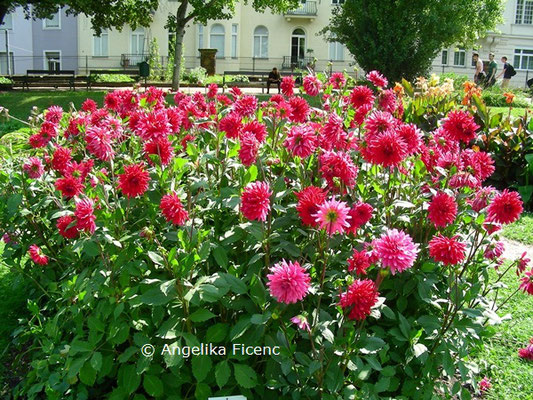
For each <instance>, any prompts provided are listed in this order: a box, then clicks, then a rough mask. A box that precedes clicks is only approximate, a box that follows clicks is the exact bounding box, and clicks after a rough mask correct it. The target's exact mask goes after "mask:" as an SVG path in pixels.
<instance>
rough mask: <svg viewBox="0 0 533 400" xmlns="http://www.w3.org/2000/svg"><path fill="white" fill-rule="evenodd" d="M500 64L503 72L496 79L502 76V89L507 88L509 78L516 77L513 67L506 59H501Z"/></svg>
mask: <svg viewBox="0 0 533 400" xmlns="http://www.w3.org/2000/svg"><path fill="white" fill-rule="evenodd" d="M502 64H503V70H502V72H500V74H499V75H498V77H497V78H496V79H500V77H501V76H502V75H503V80H502V88H506V87H508V86H509V82H510V81H511V78H512V77H513V76H515V75H516V71H515V69H514V67H513V66H512V65H511V64H509V63H508V62H507V57H506V56H503V57H502Z"/></svg>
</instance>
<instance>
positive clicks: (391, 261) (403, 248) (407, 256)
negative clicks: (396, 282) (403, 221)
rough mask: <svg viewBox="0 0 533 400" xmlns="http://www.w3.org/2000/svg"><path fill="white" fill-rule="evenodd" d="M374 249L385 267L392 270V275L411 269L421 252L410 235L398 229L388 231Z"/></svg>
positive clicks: (378, 240) (376, 242)
mask: <svg viewBox="0 0 533 400" xmlns="http://www.w3.org/2000/svg"><path fill="white" fill-rule="evenodd" d="M373 247H374V252H375V253H376V255H377V256H378V258H379V259H380V260H381V264H382V265H383V267H385V268H387V267H388V268H390V270H391V273H392V274H396V272H402V271H405V270H406V269H408V268H411V267H412V266H413V264H414V263H415V260H416V257H417V255H418V252H419V251H420V250H419V249H418V244H415V243H413V239H411V237H410V236H409V235H407V234H406V233H405V232H403V231H399V230H397V229H388V230H387V231H386V232H385V233H384V234H383V235H381V237H380V238H379V239H377V240H375V241H374V242H373Z"/></svg>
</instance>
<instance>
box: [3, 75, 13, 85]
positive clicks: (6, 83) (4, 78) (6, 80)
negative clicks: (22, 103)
mask: <svg viewBox="0 0 533 400" xmlns="http://www.w3.org/2000/svg"><path fill="white" fill-rule="evenodd" d="M12 84H13V81H12V80H11V79H9V78H8V77H5V76H0V85H12Z"/></svg>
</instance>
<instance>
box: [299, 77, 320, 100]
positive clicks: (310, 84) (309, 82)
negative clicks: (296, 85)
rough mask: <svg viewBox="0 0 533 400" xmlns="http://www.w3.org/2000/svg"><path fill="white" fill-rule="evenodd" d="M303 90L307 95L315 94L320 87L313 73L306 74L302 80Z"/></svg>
mask: <svg viewBox="0 0 533 400" xmlns="http://www.w3.org/2000/svg"><path fill="white" fill-rule="evenodd" d="M303 86H304V91H305V93H307V94H308V95H309V96H317V95H318V93H319V92H320V89H321V88H322V83H321V82H320V81H319V80H318V78H317V77H316V76H314V75H306V76H305V77H304V81H303Z"/></svg>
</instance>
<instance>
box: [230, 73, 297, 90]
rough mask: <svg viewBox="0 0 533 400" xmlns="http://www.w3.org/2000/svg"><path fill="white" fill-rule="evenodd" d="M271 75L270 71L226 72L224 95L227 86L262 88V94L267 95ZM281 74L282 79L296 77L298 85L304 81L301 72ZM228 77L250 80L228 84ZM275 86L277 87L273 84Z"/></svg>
mask: <svg viewBox="0 0 533 400" xmlns="http://www.w3.org/2000/svg"><path fill="white" fill-rule="evenodd" d="M269 73H270V71H224V76H223V77H222V93H224V90H225V88H226V86H239V87H260V88H261V92H262V93H265V88H266V87H267V80H268V74H269ZM279 74H280V76H281V77H282V78H283V77H284V76H294V77H295V78H296V82H297V83H300V82H301V81H302V74H301V73H300V72H279ZM226 76H245V77H247V78H248V82H238V81H227V82H226ZM273 86H277V85H276V84H273Z"/></svg>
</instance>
